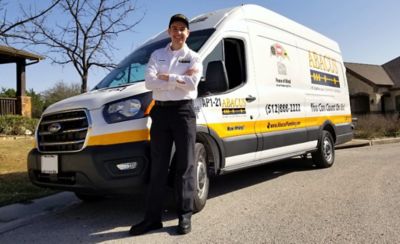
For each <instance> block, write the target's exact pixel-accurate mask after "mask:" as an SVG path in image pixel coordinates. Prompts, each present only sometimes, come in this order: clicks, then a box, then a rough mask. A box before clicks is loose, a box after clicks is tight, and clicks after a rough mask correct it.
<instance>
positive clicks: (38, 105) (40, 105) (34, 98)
mask: <svg viewBox="0 0 400 244" xmlns="http://www.w3.org/2000/svg"><path fill="white" fill-rule="evenodd" d="M26 95H27V96H29V97H31V108H32V118H40V116H41V115H42V113H43V110H44V102H45V101H44V98H43V96H42V95H40V93H36V92H35V91H34V90H33V89H32V88H31V89H30V90H29V91H26Z"/></svg>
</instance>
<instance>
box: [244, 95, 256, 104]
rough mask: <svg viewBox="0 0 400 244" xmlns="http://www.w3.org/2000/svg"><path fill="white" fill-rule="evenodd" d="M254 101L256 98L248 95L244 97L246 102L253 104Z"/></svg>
mask: <svg viewBox="0 0 400 244" xmlns="http://www.w3.org/2000/svg"><path fill="white" fill-rule="evenodd" d="M255 100H256V97H253V96H252V95H249V96H248V97H246V102H248V103H251V102H254V101H255Z"/></svg>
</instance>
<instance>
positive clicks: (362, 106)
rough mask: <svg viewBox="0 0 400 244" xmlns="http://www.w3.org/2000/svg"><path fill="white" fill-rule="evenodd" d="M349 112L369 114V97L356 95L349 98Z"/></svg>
mask: <svg viewBox="0 0 400 244" xmlns="http://www.w3.org/2000/svg"><path fill="white" fill-rule="evenodd" d="M350 106H351V112H352V113H354V114H366V113H369V112H370V108H369V96H368V95H367V94H358V95H353V96H351V97H350Z"/></svg>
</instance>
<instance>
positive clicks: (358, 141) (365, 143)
mask: <svg viewBox="0 0 400 244" xmlns="http://www.w3.org/2000/svg"><path fill="white" fill-rule="evenodd" d="M399 142H400V137H393V138H382V139H372V140H363V139H353V140H351V141H349V142H346V143H345V144H341V145H337V146H336V147H335V148H336V149H343V148H352V147H364V146H373V145H383V144H390V143H399Z"/></svg>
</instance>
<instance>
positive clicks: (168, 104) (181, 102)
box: [156, 100, 193, 107]
mask: <svg viewBox="0 0 400 244" xmlns="http://www.w3.org/2000/svg"><path fill="white" fill-rule="evenodd" d="M192 102H193V100H177V101H156V105H157V106H160V107H173V106H180V105H186V104H191V103H192Z"/></svg>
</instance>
